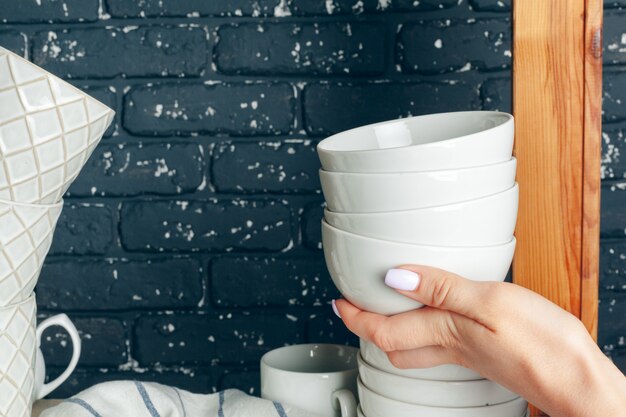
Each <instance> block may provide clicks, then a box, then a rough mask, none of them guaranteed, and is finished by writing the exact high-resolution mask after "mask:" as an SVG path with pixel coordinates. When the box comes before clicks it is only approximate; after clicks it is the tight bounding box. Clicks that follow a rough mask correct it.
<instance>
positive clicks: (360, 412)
mask: <svg viewBox="0 0 626 417" xmlns="http://www.w3.org/2000/svg"><path fill="white" fill-rule="evenodd" d="M356 413H357V416H358V417H367V416H366V415H365V414H363V410H362V409H361V406H360V405H359V407H358V408H357V409H356ZM520 417H530V410H526V412H525V413H524V414H523V415H521V416H520Z"/></svg>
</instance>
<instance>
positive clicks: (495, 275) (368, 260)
mask: <svg viewBox="0 0 626 417" xmlns="http://www.w3.org/2000/svg"><path fill="white" fill-rule="evenodd" d="M322 243H323V248H324V257H325V259H326V266H327V267H328V271H329V272H330V276H331V278H332V279H333V282H334V283H335V286H336V287H337V289H339V291H340V292H341V294H342V295H343V296H344V297H345V298H346V299H348V300H349V301H350V302H351V303H353V304H354V305H356V306H357V307H359V308H361V309H363V310H367V311H371V312H374V313H378V314H385V315H393V314H398V313H402V312H405V311H409V310H414V309H416V308H420V307H422V304H421V303H418V302H417V301H414V300H411V299H409V298H407V297H405V296H403V295H401V294H398V293H397V292H396V291H394V290H392V289H391V288H389V287H387V286H386V285H385V284H384V278H385V274H386V273H387V271H388V270H389V269H391V268H394V267H396V266H398V265H403V264H418V265H428V266H433V267H436V268H441V269H445V270H447V271H450V272H453V273H456V274H459V275H461V276H463V277H465V278H468V279H472V280H475V281H504V279H505V278H506V274H507V272H508V270H509V267H510V265H511V261H512V260H513V253H514V252H515V238H513V239H512V240H511V241H510V242H508V243H506V244H504V245H495V246H481V247H445V246H426V245H412V244H408V243H398V242H391V241H387V240H380V239H372V238H369V237H365V236H360V235H356V234H354V233H349V232H344V231H343V230H339V229H337V228H335V227H332V226H330V225H329V224H328V223H326V221H324V220H322Z"/></svg>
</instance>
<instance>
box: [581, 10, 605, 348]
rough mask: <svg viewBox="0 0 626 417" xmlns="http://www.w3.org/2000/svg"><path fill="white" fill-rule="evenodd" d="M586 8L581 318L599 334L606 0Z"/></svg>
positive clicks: (594, 332) (592, 330)
mask: <svg viewBox="0 0 626 417" xmlns="http://www.w3.org/2000/svg"><path fill="white" fill-rule="evenodd" d="M585 8H586V10H585V119H584V120H585V125H584V126H585V130H584V148H583V150H584V170H583V230H582V265H581V266H582V282H581V303H582V305H581V313H580V318H581V320H582V321H583V323H584V324H585V326H586V327H587V330H588V331H589V333H590V334H591V335H592V336H593V338H594V339H596V340H597V338H598V287H599V272H600V254H599V251H600V181H601V178H600V161H601V152H602V12H603V2H602V0H587V2H586V7H585Z"/></svg>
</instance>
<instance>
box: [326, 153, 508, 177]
mask: <svg viewBox="0 0 626 417" xmlns="http://www.w3.org/2000/svg"><path fill="white" fill-rule="evenodd" d="M509 165H515V166H516V167H517V158H516V157H515V156H511V158H510V159H507V160H506V161H500V162H494V163H492V164H484V165H477V166H473V167H464V168H453V169H433V170H428V171H393V172H346V171H327V170H325V169H324V168H320V169H319V170H318V173H319V175H320V177H321V176H322V175H323V176H326V177H330V178H332V177H364V178H367V177H370V178H371V177H373V176H381V177H392V176H395V177H397V176H428V175H430V174H433V173H436V174H453V173H465V172H468V171H471V170H477V169H479V168H484V169H496V168H498V167H502V168H503V169H504V168H507V167H508V166H509Z"/></svg>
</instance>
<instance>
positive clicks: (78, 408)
mask: <svg viewBox="0 0 626 417" xmlns="http://www.w3.org/2000/svg"><path fill="white" fill-rule="evenodd" d="M144 416H145V417H318V416H314V415H312V414H311V413H307V412H304V411H301V410H298V409H295V408H293V407H290V406H288V405H286V404H285V405H283V404H280V403H277V402H273V401H268V400H264V399H261V398H257V397H252V396H250V395H247V394H244V393H243V392H241V391H239V390H235V389H230V390H226V391H221V392H218V393H215V394H208V395H202V394H192V393H190V392H187V391H184V390H179V389H177V388H173V387H168V386H165V385H160V384H155V383H151V382H145V383H144V382H138V381H114V382H105V383H102V384H99V385H95V386H93V387H91V388H89V389H87V390H85V391H83V392H81V393H80V394H78V395H75V396H74V397H72V398H69V399H67V400H65V401H63V402H62V403H61V404H59V405H57V406H55V407H52V408H50V409H48V410H46V411H44V412H43V413H42V414H41V417H144Z"/></svg>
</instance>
